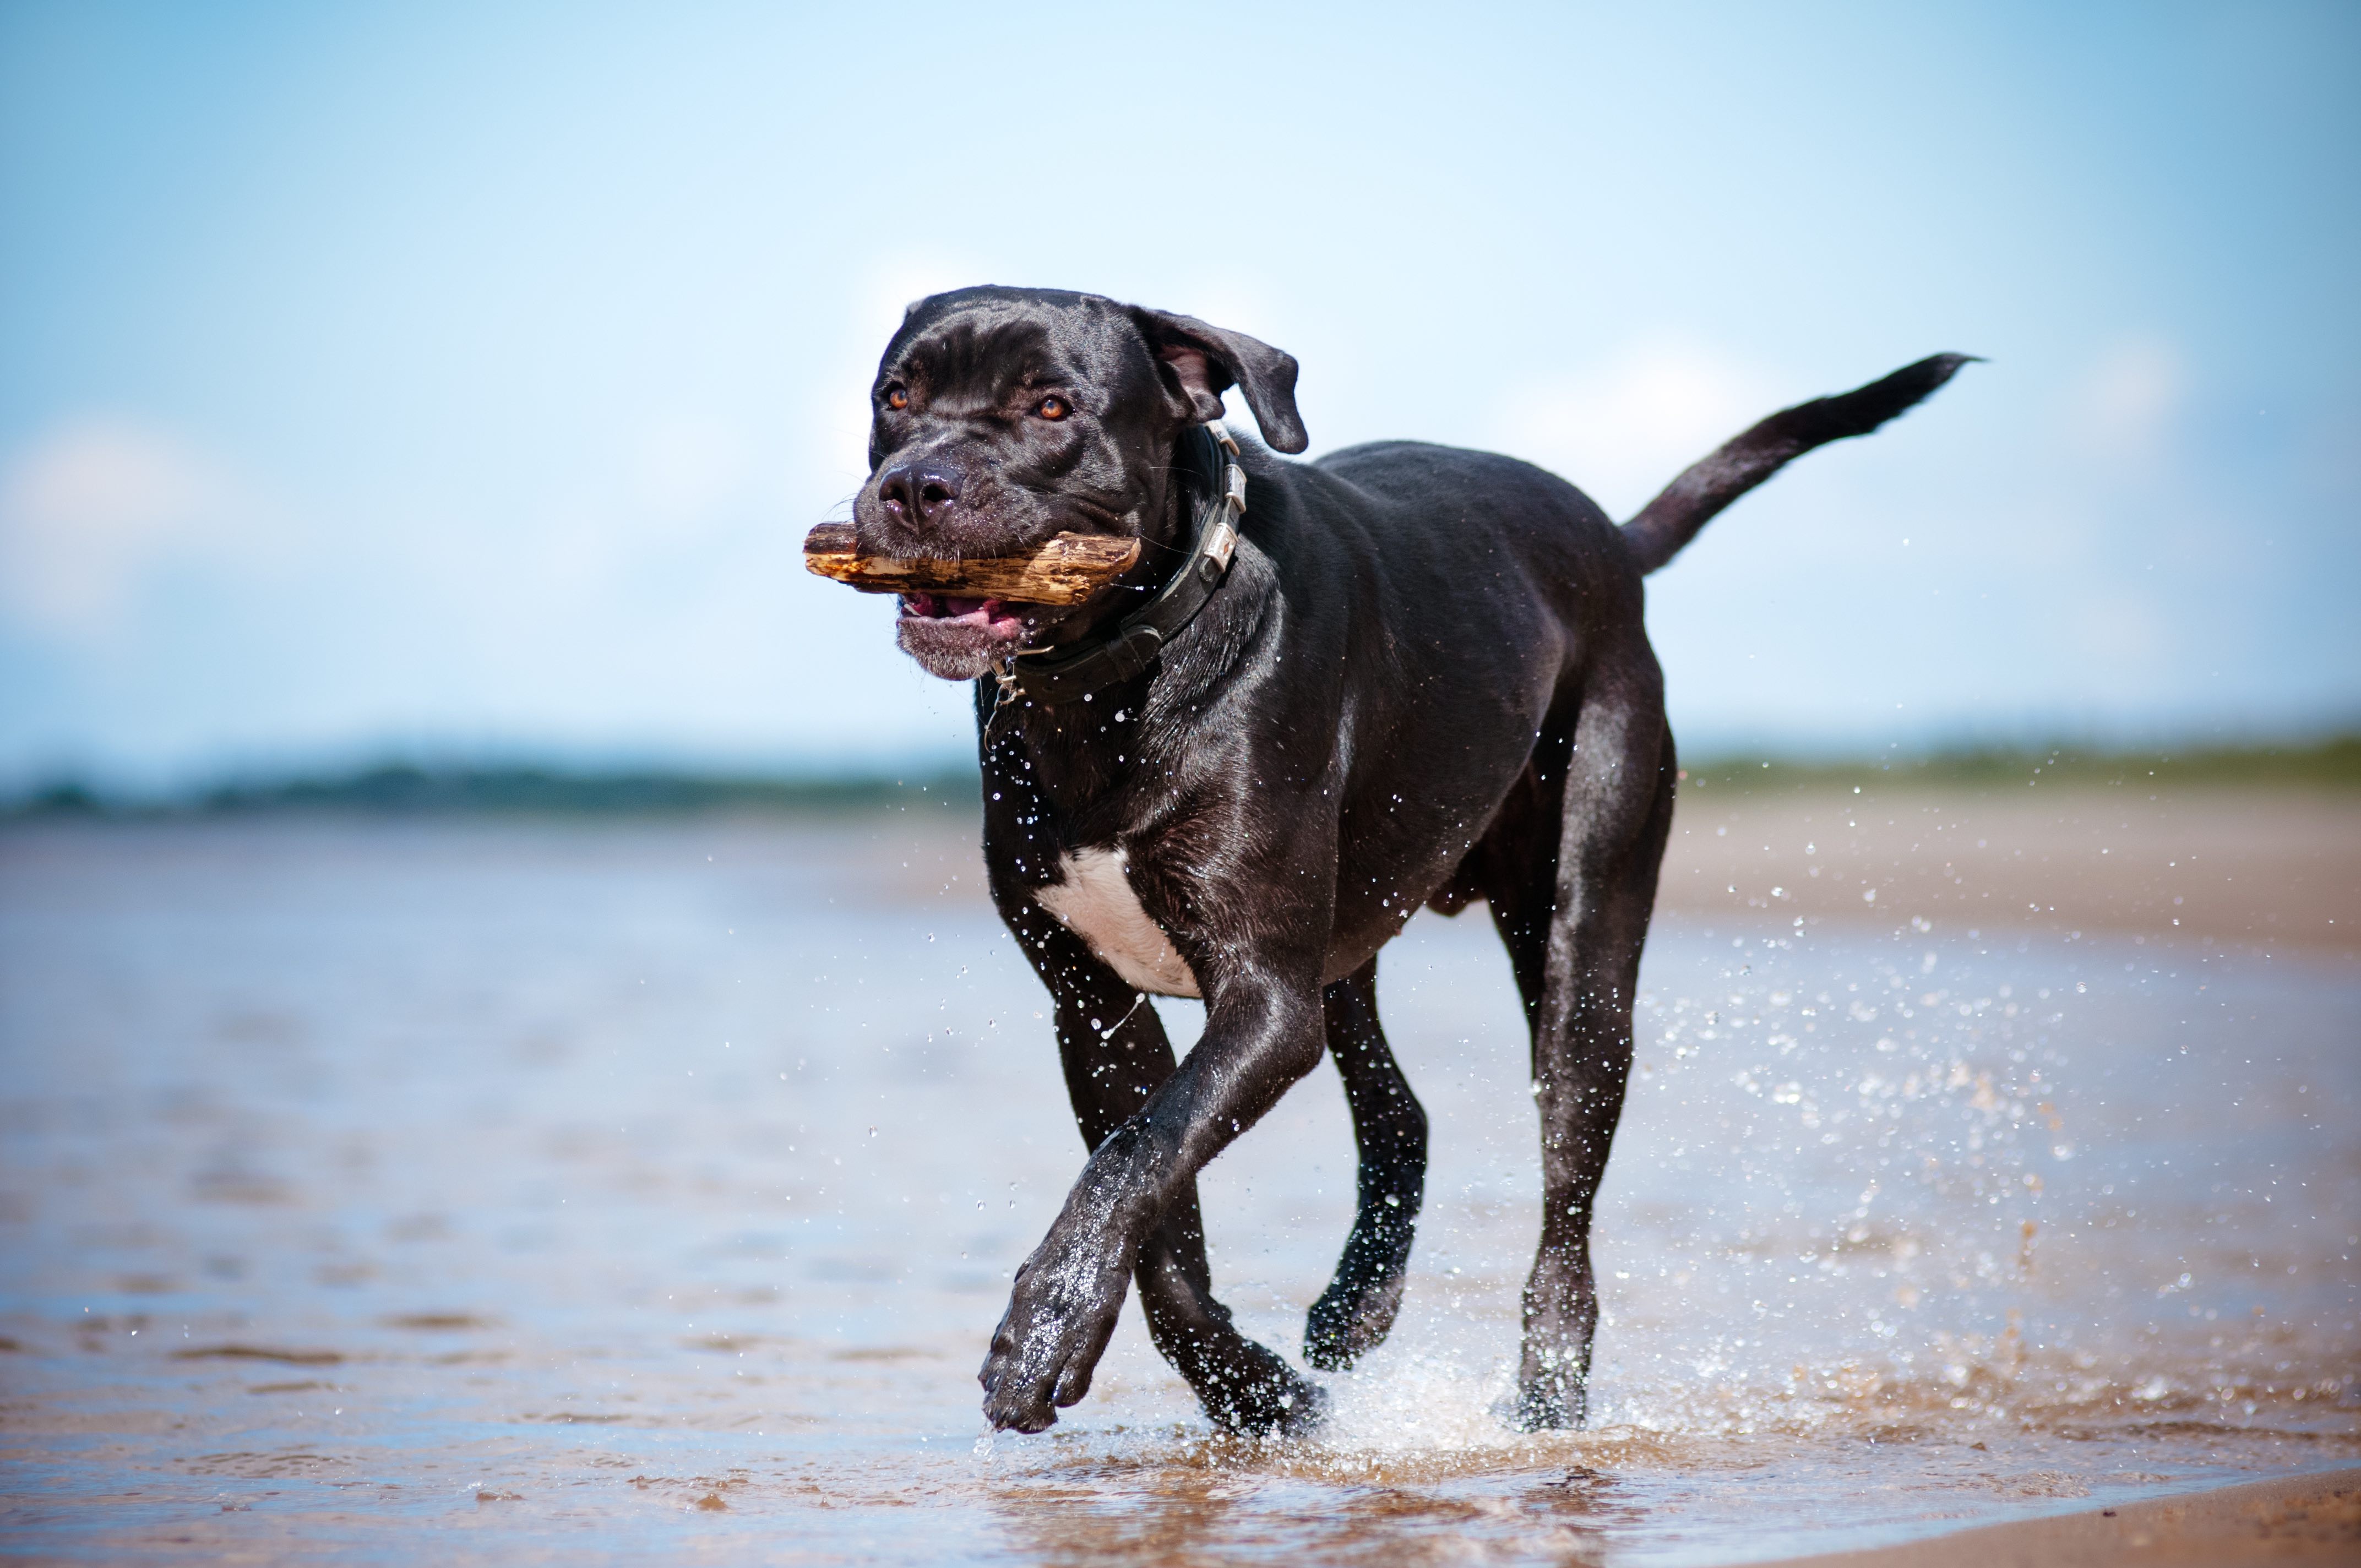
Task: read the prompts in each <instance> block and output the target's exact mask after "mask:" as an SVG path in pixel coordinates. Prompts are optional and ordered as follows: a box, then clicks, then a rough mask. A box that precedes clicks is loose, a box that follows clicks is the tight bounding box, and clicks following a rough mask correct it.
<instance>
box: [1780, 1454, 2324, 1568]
mask: <svg viewBox="0 0 2361 1568" xmlns="http://www.w3.org/2000/svg"><path fill="white" fill-rule="evenodd" d="M2356 1562H2361V1470H2335V1471H2330V1472H2328V1473H2326V1474H2324V1475H2300V1476H2295V1477H2293V1478H2290V1479H2287V1480H2279V1481H2251V1482H2248V1483H2246V1484H2245V1485H2243V1486H2220V1487H2216V1488H2214V1489H2213V1490H2211V1491H2205V1492H2196V1493H2187V1494H2182V1495H2180V1496H2177V1497H2158V1498H2155V1499H2152V1500H2150V1501H2148V1502H2144V1503H2128V1502H2127V1503H2125V1504H2124V1505H2123V1506H2122V1507H2120V1508H2104V1509H2102V1508H2089V1509H2085V1510H2083V1511H2081V1512H2080V1513H2073V1514H2066V1515H2061V1516H2059V1518H2056V1519H2027V1520H2023V1521H2020V1522H2017V1523H2014V1524H2000V1525H1985V1526H1982V1527H1981V1528H1979V1529H1975V1530H1960V1531H1959V1532H1957V1533H1956V1534H1952V1535H1946V1536H1938V1537H1937V1538H1936V1539H1934V1540H1932V1541H1916V1542H1914V1543H1912V1544H1911V1545H1908V1546H1898V1547H1891V1548H1887V1549H1885V1550H1883V1551H1875V1552H1839V1553H1836V1554H1834V1555H1828V1556H1817V1557H1800V1558H1793V1559H1789V1560H1788V1561H1787V1563H1786V1568H2116V1565H2118V1564H2125V1565H2130V1568H2143V1565H2152V1568H2267V1565H2268V1564H2272V1563H2323V1564H2324V1563H2356Z"/></svg>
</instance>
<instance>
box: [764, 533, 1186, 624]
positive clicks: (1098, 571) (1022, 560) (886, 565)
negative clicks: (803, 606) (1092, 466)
mask: <svg viewBox="0 0 2361 1568" xmlns="http://www.w3.org/2000/svg"><path fill="white" fill-rule="evenodd" d="M1138 559H1139V541H1138V540H1137V539H1116V538H1114V537H1113V536H1111V535H1108V534H1104V533H1061V534H1060V535H1058V536H1057V537H1056V538H1055V539H1052V540H1050V541H1049V543H1046V544H1044V545H1042V546H1040V548H1038V549H1037V550H1035V551H1034V552H1033V553H1032V554H1029V555H995V556H993V557H991V558H989V559H987V560H982V561H928V560H900V559H897V558H895V557H894V556H891V555H863V554H861V548H860V546H859V545H858V544H856V543H853V537H852V524H851V523H849V522H823V523H821V524H820V525H819V526H818V528H815V529H813V530H812V531H811V532H809V533H807V534H806V535H804V565H805V567H806V568H807V570H810V571H813V572H817V573H818V574H819V575H820V576H823V577H833V578H835V579H836V580H837V581H838V582H840V583H845V584H849V585H850V586H851V587H856V588H859V589H860V590H861V591H862V593H864V594H956V595H958V596H959V597H960V598H985V599H1010V600H1014V601H1015V602H1016V603H1018V604H1080V603H1081V602H1082V600H1084V599H1086V598H1090V597H1091V596H1092V595H1093V594H1094V593H1096V592H1098V591H1099V589H1101V588H1103V587H1106V585H1107V584H1109V583H1111V582H1113V581H1114V580H1115V578H1117V577H1119V576H1122V575H1123V574H1124V573H1125V572H1126V571H1128V570H1129V569H1130V568H1131V564H1132V563H1133V562H1135V561H1137V560H1138Z"/></svg>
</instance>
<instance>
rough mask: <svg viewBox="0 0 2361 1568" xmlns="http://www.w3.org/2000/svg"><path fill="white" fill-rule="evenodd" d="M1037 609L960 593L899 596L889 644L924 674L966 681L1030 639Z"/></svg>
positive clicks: (1039, 610)
mask: <svg viewBox="0 0 2361 1568" xmlns="http://www.w3.org/2000/svg"><path fill="white" fill-rule="evenodd" d="M1040 612H1041V607H1040V606H1039V605H1031V604H1020V603H1018V602H1016V600H1014V599H997V598H967V597H965V596H964V595H960V594H904V595H903V596H902V614H901V618H900V620H898V621H897V622H896V624H895V641H897V642H899V643H901V645H902V651H903V652H906V653H907V654H909V655H910V657H912V658H913V659H916V660H917V662H918V665H919V667H920V668H921V669H923V670H925V671H926V672H927V673H928V674H934V675H940V676H941V677H942V678H943V679H945V680H947V681H972V680H973V679H975V677H976V676H978V675H981V674H983V673H984V672H985V671H987V670H990V669H992V668H994V666H995V665H997V664H998V663H1000V662H1001V661H1002V660H1003V659H1005V658H1006V657H1008V655H1009V653H1010V652H1012V651H1014V650H1016V649H1018V648H1022V647H1023V646H1025V644H1026V643H1027V641H1031V639H1032V634H1033V632H1034V630H1035V629H1036V622H1037V619H1038V616H1039V614H1040Z"/></svg>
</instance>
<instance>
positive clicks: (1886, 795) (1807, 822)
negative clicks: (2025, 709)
mask: <svg viewBox="0 0 2361 1568" xmlns="http://www.w3.org/2000/svg"><path fill="white" fill-rule="evenodd" d="M1657 906H1658V907H1659V908H1660V909H1677V910H1682V911H1686V912H1691V913H1696V914H1701V915H1715V914H1724V913H1729V914H1746V915H1751V916H1754V917H1756V918H1763V919H1772V918H1776V917H1777V916H1782V915H1790V916H1802V917H1804V918H1806V919H1840V920H1850V921H1859V922H1864V923H1877V922H1881V921H1890V922H1892V923H1894V924H1896V925H1905V926H1906V925H1907V924H1908V923H1909V922H1910V921H1911V920H1912V919H1914V918H1916V919H1921V920H1925V921H1927V922H1929V923H1940V924H1941V925H1942V926H1943V927H1946V928H1949V929H1955V930H1956V929H1960V928H1964V927H1978V928H1986V927H1993V928H1997V927H2021V928H2030V929H2033V930H2039V931H2048V932H2067V931H2074V930H2088V931H2120V932H2136V933H2140V934H2143V935H2147V936H2161V937H2169V938H2175V939H2178V940H2182V941H2192V942H2211V943H2213V944H2215V945H2217V946H2220V947H2224V948H2239V949H2261V950H2270V949H2272V948H2279V949H2281V950H2311V951H2317V952H2334V953H2344V954H2356V953H2361V793H2356V792H2353V791H2314V790H2305V789H2299V788H2289V789H2269V790H2265V789H2202V788H2201V789H2180V790H2175V791H2171V792H2169V793H2158V794H2153V795H2151V794H2147V793H2144V792H2141V791H2137V790H2134V789H2130V788H2110V787H2103V786H2087V785H2072V786H2067V787H2064V788H2053V789H2043V788H2038V787H2028V788H2019V789H2013V790H2007V791H2001V790H1993V789H1975V788H1970V787H1967V786H1954V787H1949V788H1944V787H1938V786H1894V787H1883V788H1881V787H1879V786H1876V785H1870V786H1865V787H1864V788H1863V790H1862V792H1861V793H1860V794H1858V795H1855V794H1853V793H1851V792H1850V790H1848V789H1840V788H1825V787H1821V788H1806V789H1798V790H1790V791H1784V792H1776V793H1774V792H1773V791H1770V790H1760V791H1756V790H1743V789H1732V788H1730V787H1728V786H1726V785H1721V786H1715V785H1703V786H1694V787H1685V788H1684V789H1683V791H1682V794H1681V796H1680V806H1679V811H1678V814H1677V816H1676V817H1675V819H1674V827H1673V839H1672V843H1671V845H1670V847H1669V848H1668V849H1667V850H1666V852H1665V858H1664V881H1663V883H1662V887H1661V892H1660V893H1659V894H1658V898H1657Z"/></svg>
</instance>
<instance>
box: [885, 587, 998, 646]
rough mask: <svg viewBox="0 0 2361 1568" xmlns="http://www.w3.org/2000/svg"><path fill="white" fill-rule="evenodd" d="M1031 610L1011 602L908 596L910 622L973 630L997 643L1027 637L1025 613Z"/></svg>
mask: <svg viewBox="0 0 2361 1568" xmlns="http://www.w3.org/2000/svg"><path fill="white" fill-rule="evenodd" d="M1027 608H1029V607H1027V606H1024V605H1017V604H1012V603H1011V602H1010V601H1008V600H1007V599H979V598H961V597H960V596H959V595H956V594H904V595H903V596H902V617H903V619H904V620H931V621H936V622H939V623H941V624H942V625H943V626H945V627H946V628H948V627H950V626H967V627H972V628H974V629H975V630H978V631H981V632H983V633H984V634H985V635H986V636H989V637H991V638H992V639H993V640H994V641H999V642H1013V641H1016V640H1017V639H1018V638H1020V637H1022V636H1024V635H1025V611H1026V609H1027Z"/></svg>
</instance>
